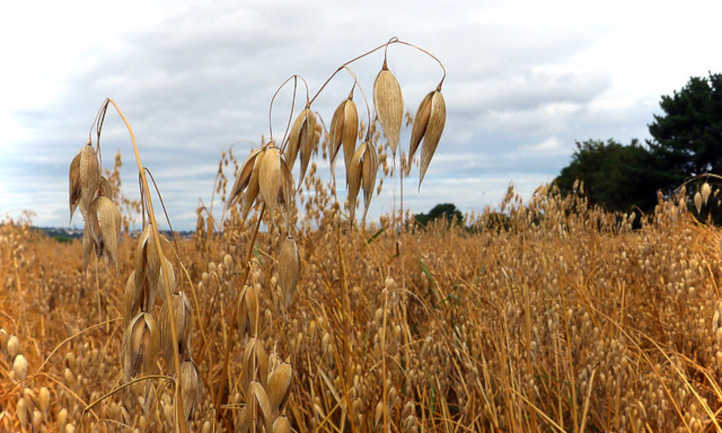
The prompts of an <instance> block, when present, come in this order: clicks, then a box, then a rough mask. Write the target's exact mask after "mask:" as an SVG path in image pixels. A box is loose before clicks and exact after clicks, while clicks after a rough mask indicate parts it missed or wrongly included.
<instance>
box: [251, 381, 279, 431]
mask: <svg viewBox="0 0 722 433" xmlns="http://www.w3.org/2000/svg"><path fill="white" fill-rule="evenodd" d="M251 392H252V393H253V395H254V396H255V400H256V402H258V406H259V407H260V408H261V415H263V420H264V421H265V423H266V425H267V427H266V431H272V424H271V422H272V421H273V420H274V418H275V417H274V415H275V413H274V412H273V408H272V407H271V403H270V401H269V399H268V394H266V390H265V389H263V386H262V385H261V384H260V383H258V382H255V381H254V382H251Z"/></svg>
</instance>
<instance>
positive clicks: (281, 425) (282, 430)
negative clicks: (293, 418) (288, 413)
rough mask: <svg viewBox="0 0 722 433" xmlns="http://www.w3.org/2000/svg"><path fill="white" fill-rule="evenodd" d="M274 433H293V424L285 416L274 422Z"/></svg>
mask: <svg viewBox="0 0 722 433" xmlns="http://www.w3.org/2000/svg"><path fill="white" fill-rule="evenodd" d="M272 433H291V424H290V423H289V422H288V418H286V417H285V416H284V415H281V416H279V417H278V418H276V420H275V421H273V428H272Z"/></svg>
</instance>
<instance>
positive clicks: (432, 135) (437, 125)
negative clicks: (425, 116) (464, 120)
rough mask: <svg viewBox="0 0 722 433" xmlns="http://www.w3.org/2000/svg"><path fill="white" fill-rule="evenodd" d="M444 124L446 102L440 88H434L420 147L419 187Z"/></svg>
mask: <svg viewBox="0 0 722 433" xmlns="http://www.w3.org/2000/svg"><path fill="white" fill-rule="evenodd" d="M445 124H446V103H445V102H444V97H443V95H442V94H441V91H440V90H435V91H434V92H433V95H432V97H431V114H429V122H428V124H427V125H426V130H425V132H424V144H423V145H422V147H421V167H420V169H419V189H421V182H423V181H424V176H425V175H426V170H428V168H429V164H431V158H432V157H433V156H434V152H435V151H436V146H437V145H438V144H439V140H440V139H441V133H442V132H444V125H445Z"/></svg>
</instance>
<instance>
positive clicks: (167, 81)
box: [0, 0, 722, 228]
mask: <svg viewBox="0 0 722 433" xmlns="http://www.w3.org/2000/svg"><path fill="white" fill-rule="evenodd" d="M37 7H38V6H37V5H35V4H31V3H27V4H26V3H22V2H19V3H18V2H16V3H13V4H11V5H8V6H5V7H4V8H3V14H2V15H1V16H0V49H2V51H3V54H4V57H5V58H6V59H8V62H6V65H9V66H5V68H4V77H3V80H2V81H0V94H2V95H3V98H2V100H0V130H2V131H3V143H2V144H1V145H0V149H1V151H2V152H3V155H2V157H0V214H1V213H3V212H4V211H7V210H8V209H18V208H23V207H25V206H27V207H32V208H34V209H36V211H37V213H38V216H37V217H36V221H35V222H36V223H37V224H41V225H63V224H65V223H66V214H67V191H66V190H67V184H66V183H67V166H68V164H69V162H70V160H71V159H72V157H73V155H74V154H75V153H76V152H77V151H78V149H79V147H80V146H81V145H82V144H84V141H85V140H86V137H87V131H88V127H89V126H90V122H91V121H92V119H93V117H94V115H95V110H96V109H97V107H98V106H99V105H100V103H101V101H102V100H103V98H104V97H106V96H113V97H114V99H115V100H116V101H117V102H118V103H119V104H120V105H121V107H122V108H123V109H124V111H125V114H126V115H127V116H128V118H129V119H130V121H131V123H132V124H133V127H134V129H135V133H136V136H137V138H138V143H139V145H140V151H141V157H142V158H143V162H144V164H145V165H146V166H148V167H151V169H152V170H153V172H154V173H155V175H156V177H157V179H158V181H159V183H160V184H161V188H162V189H163V190H164V191H168V193H167V198H168V201H169V203H168V205H169V207H170V209H169V210H170V211H171V214H172V215H173V216H174V219H176V225H177V226H179V227H186V228H188V227H192V226H193V225H194V224H193V218H194V213H193V208H194V207H195V205H196V203H197V198H198V197H202V198H204V200H205V201H208V199H209V197H210V191H211V188H212V182H213V178H214V176H215V172H216V168H217V163H218V160H219V156H220V153H221V152H222V151H223V150H224V149H225V148H227V147H228V146H229V145H231V144H233V149H234V153H235V154H236V156H237V157H238V158H239V159H243V158H244V157H245V155H246V154H247V152H248V149H249V148H250V147H251V146H252V145H253V144H252V143H255V145H256V146H257V144H258V142H259V140H260V137H261V135H265V136H268V104H269V101H270V98H271V95H272V93H273V91H274V90H275V88H276V86H277V85H278V84H280V83H281V82H282V81H283V80H284V79H286V78H287V77H288V76H289V75H291V74H292V73H300V74H302V75H303V76H304V77H306V79H307V80H308V82H309V85H310V86H311V88H312V89H311V90H312V91H313V90H315V89H316V88H318V86H319V85H320V84H321V83H322V82H323V81H324V80H325V79H326V77H327V76H328V74H329V73H331V72H332V71H333V70H334V69H335V68H336V67H338V65H340V64H341V62H343V61H344V60H347V59H349V58H351V57H353V56H355V55H357V54H359V53H361V52H363V51H365V50H367V49H369V48H370V47H373V46H375V45H376V44H379V43H381V42H383V41H384V40H385V39H387V38H388V37H390V36H393V35H398V36H400V37H401V38H402V39H405V40H409V41H411V42H414V43H417V44H419V45H422V46H423V47H425V48H427V49H429V50H430V51H431V52H433V53H435V54H436V55H437V56H438V57H439V58H441V59H442V60H443V61H444V63H445V64H446V67H447V69H448V76H447V78H446V81H445V83H444V88H443V92H444V95H445V98H446V105H447V109H448V118H447V124H446V130H445V132H444V136H443V137H442V141H441V143H440V144H439V148H438V149H437V154H436V156H435V158H434V160H433V161H432V163H431V166H430V169H429V174H428V175H427V178H426V179H425V181H424V185H423V187H422V191H421V194H417V193H416V191H415V190H416V188H415V183H416V182H417V181H418V179H416V178H415V177H413V176H412V178H410V179H408V182H407V188H408V189H409V191H410V192H409V193H408V195H407V197H408V205H409V206H411V208H412V209H413V211H415V212H419V211H426V210H428V209H429V208H431V207H432V206H433V205H434V204H435V203H437V202H439V201H453V202H455V203H456V204H457V205H458V206H459V207H460V208H462V209H465V210H468V209H478V210H480V209H482V208H483V207H484V206H485V205H494V204H495V203H497V202H498V201H499V200H500V199H501V197H502V196H503V194H504V192H505V190H506V186H508V184H509V182H510V181H513V182H514V184H515V185H516V186H517V187H518V189H519V190H520V191H523V192H524V193H526V192H529V193H531V191H533V190H534V188H536V186H537V185H538V184H539V183H542V182H546V181H548V180H550V179H552V178H553V177H554V176H555V175H556V174H557V173H558V172H559V170H560V169H561V168H562V167H563V166H564V165H566V164H567V163H568V160H569V156H570V155H571V153H572V152H573V149H574V141H575V140H585V139H587V138H599V139H606V138H610V137H614V138H616V139H618V140H619V141H622V142H626V141H628V140H629V139H630V138H632V137H639V138H645V137H646V135H647V132H646V123H649V122H650V121H651V120H652V113H653V112H655V111H657V110H658V108H657V104H658V101H659V97H660V95H661V94H668V93H671V92H672V91H673V90H675V89H678V88H680V87H681V86H682V85H684V84H685V82H686V80H687V79H688V78H689V76H690V75H705V74H706V73H707V71H712V72H717V71H721V70H722V58H720V57H719V56H715V55H714V53H716V52H717V51H718V47H717V46H716V34H715V31H716V28H717V26H716V22H715V19H716V17H718V16H720V14H721V13H722V5H718V4H717V3H709V2H702V1H692V2H687V3H685V5H684V8H682V6H680V5H678V4H674V3H670V4H669V5H668V4H660V3H659V2H651V1H642V2H633V3H629V2H622V1H621V0H614V1H610V2H603V3H597V4H593V3H588V2H573V1H556V0H552V1H550V2H543V3H540V2H531V1H511V2H507V1H503V2H502V1H492V2H484V3H478V2H472V1H468V2H455V3H453V4H446V3H443V2H442V3H439V2H435V3H432V2H397V3H390V2H387V1H385V2H380V1H370V2H364V4H363V5H359V6H358V7H356V8H354V7H352V6H349V4H347V3H330V4H329V3H328V2H319V1H311V2H304V3H298V2H290V1H289V2H283V3H279V2H270V3H269V2H262V1H256V2H246V3H244V4H242V5H241V4H238V3H236V2H232V1H220V2H210V3H205V2H190V1H189V2H176V1H174V2H169V1H164V2H152V3H147V2H139V1H129V2H123V3H118V4H108V5H104V6H103V8H102V11H101V10H100V9H99V8H98V7H97V4H96V3H93V2H89V1H83V2H73V3H72V4H65V3H63V4H60V3H58V4H54V3H47V4H45V5H44V6H43V8H44V10H43V13H42V14H40V13H37ZM139 10H142V13H138V11H139ZM561 17H563V19H561ZM672 29H673V31H672ZM382 58H383V56H382V54H381V53H376V54H375V55H372V56H369V57H368V58H367V59H364V60H362V61H359V62H356V63H354V64H353V65H352V68H353V70H354V72H355V73H356V74H357V75H358V76H359V77H360V78H361V80H362V84H363V88H364V91H365V93H366V95H367V96H368V98H369V99H371V84H372V82H373V78H374V76H375V74H376V73H377V72H378V69H379V67H380V64H381V61H382ZM389 64H390V67H391V68H392V70H393V71H394V73H395V74H396V75H397V77H398V79H399V81H400V82H401V84H402V88H403V90H404V98H405V101H406V108H407V109H408V110H411V111H412V112H414V111H415V110H416V108H417V106H418V104H419V101H420V100H421V98H422V97H423V95H424V94H425V93H426V92H428V91H429V90H431V89H433V88H434V86H436V84H437V82H438V80H439V79H440V76H441V74H440V70H439V68H438V66H437V65H436V64H435V62H434V61H433V60H431V59H429V58H427V57H425V56H423V55H421V54H419V53H418V52H416V51H415V50H413V49H410V48H407V47H401V46H393V47H391V48H390V50H389ZM350 86H351V80H350V79H349V78H348V76H346V75H345V74H343V73H341V74H339V76H338V77H337V78H335V79H334V80H333V81H332V82H331V83H330V84H329V86H328V87H327V89H326V91H325V92H324V94H323V95H322V96H321V97H319V98H318V100H317V101H316V102H315V103H314V109H315V110H317V111H318V112H320V113H321V114H322V115H323V117H324V120H325V121H326V124H327V126H328V123H329V122H330V116H331V113H332V112H333V109H334V108H335V106H336V105H337V104H338V102H339V101H340V100H341V98H343V97H345V96H346V94H347V93H348V90H349V88H350ZM304 93H305V92H304V91H301V92H300V93H299V102H301V103H302V99H303V98H304V97H305V95H304ZM289 96H290V93H289V91H288V89H286V90H285V91H283V92H281V94H280V97H279V99H278V102H277V103H276V104H275V105H274V107H273V125H274V135H275V136H280V135H281V134H282V131H283V128H284V126H285V124H286V121H287V116H288V111H287V110H288V105H289V103H290V100H289V99H290V98H289ZM362 101H363V99H362V98H361V95H360V93H357V94H356V103H357V105H358V107H359V112H360V114H361V117H362V118H363V117H364V116H365V107H364V105H363V102H362ZM298 109H300V107H299V106H298V105H297V111H296V112H298ZM407 139H408V132H406V133H405V135H404V137H403V139H402V142H403V144H402V145H403V146H406V140H407ZM103 148H104V159H105V165H106V167H108V166H109V164H110V161H111V157H112V154H114V153H115V151H116V149H120V150H121V151H122V154H123V157H124V163H125V165H124V168H123V172H122V173H123V180H124V183H125V185H126V189H127V191H128V194H129V195H131V196H132V195H133V194H137V193H136V192H135V191H136V190H137V187H135V186H134V185H135V175H134V166H135V163H134V160H133V156H132V152H131V151H130V149H131V148H130V143H129V141H128V138H127V133H126V132H125V130H124V128H123V126H122V124H121V123H120V122H119V119H118V117H117V116H116V115H115V114H111V115H109V118H108V120H107V122H106V130H105V132H104V138H103ZM317 161H318V160H317ZM340 165H341V164H339V166H340ZM319 169H320V170H321V171H322V172H327V171H328V169H327V164H326V163H323V162H319ZM27 173H32V174H33V176H34V177H33V178H32V180H29V179H30V178H28V176H27ZM415 173H417V169H416V170H414V175H415ZM229 174H230V173H229ZM341 175H343V170H342V168H341V167H340V168H339V169H338V170H337V176H341ZM37 182H41V183H42V184H44V185H49V186H50V187H48V188H46V189H44V190H43V189H42V188H40V187H38V183H37ZM397 185H398V181H397V180H388V181H387V182H386V185H385V190H384V193H383V194H382V197H379V198H378V199H377V200H375V201H374V204H373V205H372V210H371V213H372V215H378V213H381V212H386V211H389V210H390V209H391V204H392V203H394V196H395V195H398V192H395V193H394V191H396V189H397V188H398V186H397ZM39 191H41V192H39ZM10 192H12V193H10Z"/></svg>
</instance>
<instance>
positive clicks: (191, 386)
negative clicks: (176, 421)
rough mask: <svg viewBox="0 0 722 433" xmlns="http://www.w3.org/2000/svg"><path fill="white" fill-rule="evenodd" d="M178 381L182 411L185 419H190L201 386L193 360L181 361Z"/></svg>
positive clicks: (198, 399)
mask: <svg viewBox="0 0 722 433" xmlns="http://www.w3.org/2000/svg"><path fill="white" fill-rule="evenodd" d="M180 382H181V390H182V394H183V411H184V412H185V413H184V415H185V419H186V420H189V419H191V416H193V411H194V409H195V407H196V406H197V405H198V404H199V403H200V396H201V392H200V391H201V386H200V380H199V379H198V370H197V369H196V366H195V365H194V364H193V361H190V360H188V361H183V363H182V364H181V365H180Z"/></svg>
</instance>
